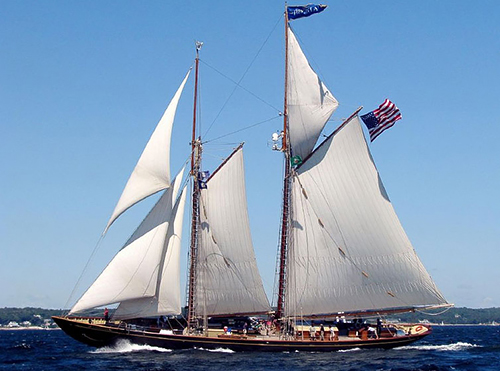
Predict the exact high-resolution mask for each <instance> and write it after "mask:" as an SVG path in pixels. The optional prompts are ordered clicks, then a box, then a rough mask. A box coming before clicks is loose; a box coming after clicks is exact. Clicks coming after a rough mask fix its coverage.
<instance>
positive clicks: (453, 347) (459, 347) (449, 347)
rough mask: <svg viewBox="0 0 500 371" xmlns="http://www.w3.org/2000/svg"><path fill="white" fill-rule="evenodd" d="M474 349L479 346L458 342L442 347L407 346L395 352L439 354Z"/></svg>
mask: <svg viewBox="0 0 500 371" xmlns="http://www.w3.org/2000/svg"><path fill="white" fill-rule="evenodd" d="M476 347H480V345H476V344H470V343H463V342H460V341H459V342H458V343H453V344H444V345H408V346H404V347H399V348H395V350H408V349H412V350H436V351H440V352H446V351H458V350H464V349H467V348H476Z"/></svg>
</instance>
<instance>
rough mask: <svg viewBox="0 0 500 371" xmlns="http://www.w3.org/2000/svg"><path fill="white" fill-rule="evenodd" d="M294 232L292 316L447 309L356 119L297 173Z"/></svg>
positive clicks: (289, 292)
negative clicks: (377, 167) (394, 309)
mask: <svg viewBox="0 0 500 371" xmlns="http://www.w3.org/2000/svg"><path fill="white" fill-rule="evenodd" d="M291 227H292V232H291V233H292V236H291V241H290V247H289V252H288V254H289V255H288V263H287V264H288V265H287V272H288V274H289V275H288V281H287V288H286V307H287V308H286V311H287V315H305V316H307V315H319V314H334V313H337V312H358V311H371V310H375V311H378V310H384V309H386V310H389V309H391V308H408V309H410V308H414V307H419V306H434V305H442V304H446V300H445V299H444V297H443V296H442V294H441V293H440V292H439V290H438V289H437V287H436V285H435V284H434V282H433V281H432V279H431V277H430V276H429V274H428V273H427V271H426V270H425V268H424V266H423V264H422V263H421V261H420V259H419V258H418V257H417V255H416V253H415V251H414V249H413V247H412V245H411V243H410V241H409V239H408V237H407V236H406V233H405V231H404V230H403V228H402V226H401V224H400V222H399V219H398V217H397V215H396V213H395V211H394V209H393V207H392V204H391V202H390V200H389V198H388V196H387V194H386V192H385V189H384V186H383V184H382V181H381V179H380V177H379V174H378V171H377V169H376V167H375V164H374V163H373V160H372V157H371V154H370V151H369V149H368V146H367V144H366V141H365V138H364V136H363V132H362V129H361V126H360V122H359V118H358V117H357V116H356V117H354V118H353V119H352V120H350V121H349V122H348V123H346V124H345V125H344V126H343V127H342V128H341V129H339V130H338V131H337V132H335V133H334V134H333V135H331V136H330V137H329V138H328V139H326V140H325V141H324V142H323V143H322V144H321V145H320V146H319V147H318V148H317V149H316V150H315V151H314V152H313V154H312V155H311V156H310V157H309V159H308V160H307V161H305V162H304V163H303V164H302V165H301V166H299V167H298V168H297V169H296V170H295V173H294V176H293V186H292V214H291Z"/></svg>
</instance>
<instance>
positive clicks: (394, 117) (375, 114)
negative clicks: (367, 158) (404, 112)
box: [361, 99, 403, 142]
mask: <svg viewBox="0 0 500 371" xmlns="http://www.w3.org/2000/svg"><path fill="white" fill-rule="evenodd" d="M402 118H403V116H401V112H399V109H398V107H396V105H395V104H394V103H392V102H391V101H390V100H389V99H386V100H385V101H384V103H382V104H381V105H380V106H379V107H378V108H377V109H376V110H374V111H372V112H368V113H367V114H366V115H362V116H361V119H362V120H363V122H364V123H365V125H366V127H367V128H368V132H369V133H370V141H372V142H373V141H374V140H375V138H376V137H378V136H379V135H380V134H382V132H383V131H384V130H386V129H389V128H390V127H391V126H392V125H394V123H395V122H396V121H398V120H400V119H402Z"/></svg>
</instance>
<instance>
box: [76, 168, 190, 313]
mask: <svg viewBox="0 0 500 371" xmlns="http://www.w3.org/2000/svg"><path fill="white" fill-rule="evenodd" d="M181 181H182V172H181V173H180V174H179V175H178V177H177V178H176V180H174V182H173V183H172V186H171V187H169V188H168V189H167V190H166V191H165V192H164V193H163V195H162V196H161V198H160V199H159V200H158V202H157V203H156V204H155V206H154V207H153V208H152V210H151V211H150V212H149V214H148V215H147V216H146V218H145V219H144V220H143V222H142V223H141V224H140V225H139V227H138V228H137V230H136V231H135V232H134V234H133V235H132V236H131V237H130V238H129V240H128V241H127V243H125V245H124V246H123V248H122V249H121V250H120V251H119V252H118V254H117V255H116V256H115V257H114V258H113V260H111V262H110V263H109V264H108V266H107V267H106V268H105V269H104V271H103V272H102V273H101V274H100V276H99V277H98V278H97V279H96V280H95V282H94V283H93V284H92V286H90V288H89V289H88V290H87V291H86V292H85V293H84V294H83V296H82V297H81V298H80V300H78V302H77V303H76V304H75V305H74V306H73V308H72V309H71V312H70V313H76V312H80V311H82V310H86V309H90V308H95V307H98V306H102V305H109V304H112V303H119V302H125V301H129V300H136V299H142V298H153V297H155V296H156V297H158V292H159V290H160V289H161V288H162V287H165V286H166V285H167V286H168V290H169V291H170V293H171V294H172V296H171V297H169V298H165V300H164V301H162V305H163V307H165V308H171V312H172V313H179V312H180V292H179V290H180V275H179V251H178V250H179V248H180V242H179V239H180V234H181V229H180V227H181V226H180V224H179V223H180V222H181V221H182V215H183V212H184V202H185V197H184V196H183V197H181V198H180V200H179V202H177V203H176V202H175V198H176V195H177V193H178V191H179V184H180V183H181ZM183 193H184V192H183ZM162 294H163V293H162ZM162 297H163V296H162ZM167 301H168V302H167Z"/></svg>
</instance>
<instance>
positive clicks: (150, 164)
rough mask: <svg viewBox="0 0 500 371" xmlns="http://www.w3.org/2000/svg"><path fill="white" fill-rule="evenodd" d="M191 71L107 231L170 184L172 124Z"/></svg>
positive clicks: (172, 102) (126, 188) (133, 174)
mask: <svg viewBox="0 0 500 371" xmlns="http://www.w3.org/2000/svg"><path fill="white" fill-rule="evenodd" d="M189 73H190V71H188V73H187V74H186V77H184V80H183V81H182V83H181V85H180V86H179V88H178V89H177V92H176V93H175V95H174V97H173V98H172V100H171V101H170V104H169V105H168V107H167V109H166V110H165V112H164V114H163V116H162V118H161V119H160V122H159V123H158V125H157V126H156V129H155V131H154V132H153V134H152V135H151V138H150V139H149V141H148V143H147V144H146V148H144V151H143V152H142V155H141V157H140V158H139V161H138V162H137V165H136V166H135V168H134V171H133V172H132V174H131V175H130V178H129V180H128V182H127V184H126V185H125V189H124V190H123V192H122V195H121V197H120V199H119V200H118V203H117V205H116V207H115V210H114V211H113V214H112V215H111V218H110V219H109V222H108V225H107V226H106V229H105V230H104V232H106V231H107V230H108V229H109V227H110V226H111V224H113V222H114V221H115V220H116V219H117V218H118V217H119V216H120V215H121V214H122V213H123V212H124V211H125V210H127V209H128V208H129V207H131V206H132V205H134V204H136V203H137V202H139V201H141V200H143V199H145V198H146V197H149V196H151V195H152V194H154V193H156V192H159V191H161V190H163V189H166V188H167V187H169V186H170V138H171V136H172V126H173V123H174V117H175V112H176V110H177V104H178V103H179V99H180V97H181V94H182V90H183V89H184V85H185V84H186V81H187V79H188V77H189Z"/></svg>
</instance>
